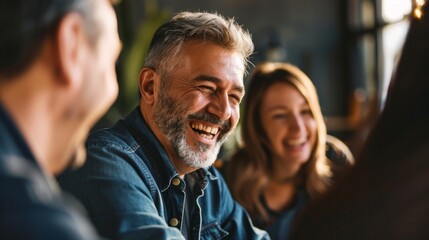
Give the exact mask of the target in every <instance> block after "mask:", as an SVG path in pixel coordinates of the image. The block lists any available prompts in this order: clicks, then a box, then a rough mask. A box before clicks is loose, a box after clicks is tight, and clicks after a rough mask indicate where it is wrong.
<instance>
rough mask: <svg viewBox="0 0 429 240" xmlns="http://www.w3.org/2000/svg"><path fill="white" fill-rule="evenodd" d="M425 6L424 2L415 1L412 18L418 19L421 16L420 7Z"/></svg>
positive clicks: (421, 0)
mask: <svg viewBox="0 0 429 240" xmlns="http://www.w3.org/2000/svg"><path fill="white" fill-rule="evenodd" d="M424 4H425V0H416V9H414V16H415V17H416V18H418V19H420V18H421V17H422V15H423V12H422V7H423V5H424Z"/></svg>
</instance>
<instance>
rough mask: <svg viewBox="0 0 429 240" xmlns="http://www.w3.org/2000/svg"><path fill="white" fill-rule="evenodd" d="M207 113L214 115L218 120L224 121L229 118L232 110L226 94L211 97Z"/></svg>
mask: <svg viewBox="0 0 429 240" xmlns="http://www.w3.org/2000/svg"><path fill="white" fill-rule="evenodd" d="M208 111H209V112H210V113H212V114H214V115H216V116H217V117H218V118H219V119H220V120H222V121H226V120H228V119H229V118H230V117H231V114H232V108H231V104H230V103H229V98H228V95H227V94H216V95H214V96H213V98H212V100H211V102H210V104H209V106H208Z"/></svg>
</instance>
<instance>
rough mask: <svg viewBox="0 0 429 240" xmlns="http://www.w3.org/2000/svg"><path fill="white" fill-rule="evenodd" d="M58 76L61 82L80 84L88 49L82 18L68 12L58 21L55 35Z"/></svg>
mask: <svg viewBox="0 0 429 240" xmlns="http://www.w3.org/2000/svg"><path fill="white" fill-rule="evenodd" d="M55 41H56V46H57V51H56V52H57V57H58V74H59V76H58V78H59V79H61V80H62V83H63V84H67V85H74V86H76V84H77V85H80V84H81V81H82V79H83V75H84V68H83V67H84V65H85V64H86V63H85V55H86V53H87V51H88V49H89V46H88V39H87V35H86V32H85V26H84V22H83V18H82V16H81V15H79V14H78V13H69V14H67V15H66V16H64V17H63V18H62V20H61V21H60V23H59V26H58V29H57V32H56V36H55Z"/></svg>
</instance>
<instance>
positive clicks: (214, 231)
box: [201, 222, 229, 239]
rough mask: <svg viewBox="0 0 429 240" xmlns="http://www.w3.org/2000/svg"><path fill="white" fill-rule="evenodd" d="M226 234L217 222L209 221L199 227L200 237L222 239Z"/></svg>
mask: <svg viewBox="0 0 429 240" xmlns="http://www.w3.org/2000/svg"><path fill="white" fill-rule="evenodd" d="M228 234H229V233H228V232H227V231H225V230H224V229H222V228H221V226H220V225H219V223H217V222H212V223H209V224H207V225H205V226H203V227H202V228H201V239H224V238H225V237H226V236H227V235H228Z"/></svg>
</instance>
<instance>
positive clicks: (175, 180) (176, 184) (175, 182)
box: [171, 178, 180, 186]
mask: <svg viewBox="0 0 429 240" xmlns="http://www.w3.org/2000/svg"><path fill="white" fill-rule="evenodd" d="M171 183H173V185H174V186H179V184H180V180H179V179H178V178H173V181H171Z"/></svg>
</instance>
